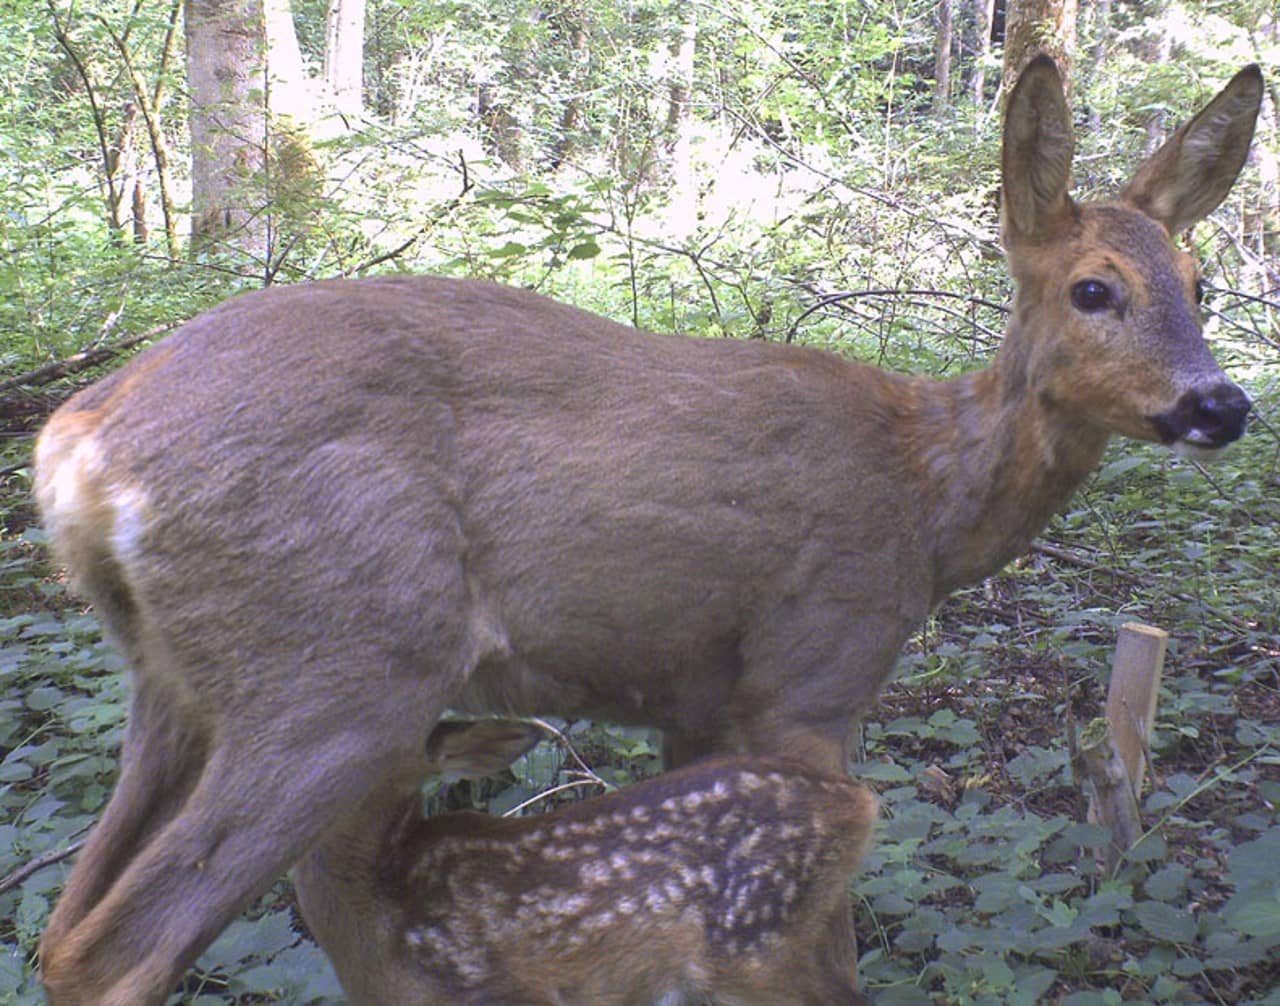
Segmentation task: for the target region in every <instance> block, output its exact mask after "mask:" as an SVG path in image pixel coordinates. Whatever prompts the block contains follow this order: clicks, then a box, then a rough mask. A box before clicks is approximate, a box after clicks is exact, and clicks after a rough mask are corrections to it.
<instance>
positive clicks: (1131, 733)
mask: <svg viewBox="0 0 1280 1006" xmlns="http://www.w3.org/2000/svg"><path fill="white" fill-rule="evenodd" d="M1168 640H1169V634H1168V633H1167V632H1165V631H1164V630H1163V629H1157V628H1155V627H1154V626H1150V625H1141V624H1139V623H1137V622H1130V623H1127V624H1125V625H1122V626H1121V627H1120V634H1119V638H1118V639H1117V640H1116V652H1115V658H1114V662H1113V663H1112V668H1111V685H1110V687H1109V689H1108V691H1107V712H1106V717H1105V719H1097V720H1094V721H1093V722H1092V723H1090V724H1089V726H1088V727H1086V728H1085V730H1084V732H1083V734H1082V735H1081V738H1080V751H1079V754H1080V762H1081V764H1082V765H1083V767H1084V771H1085V774H1086V776H1087V777H1088V779H1089V788H1090V789H1091V791H1092V793H1091V796H1090V800H1089V815H1088V819H1089V820H1090V821H1097V822H1100V823H1102V824H1104V825H1106V826H1107V827H1108V828H1109V829H1110V831H1111V842H1110V844H1109V845H1108V847H1107V848H1105V849H1102V850H1099V851H1100V854H1101V858H1102V859H1103V862H1104V866H1105V870H1106V874H1107V876H1112V875H1114V873H1115V871H1116V869H1117V867H1119V865H1120V860H1121V857H1122V856H1123V855H1124V854H1125V853H1126V852H1127V851H1128V850H1129V849H1130V848H1132V847H1133V845H1134V843H1135V842H1137V840H1138V838H1139V837H1140V836H1141V835H1142V817H1141V815H1140V813H1139V811H1138V794H1139V793H1140V792H1141V791H1142V779H1143V775H1144V772H1145V770H1146V764H1147V759H1148V757H1149V755H1150V739H1151V726H1152V723H1153V722H1154V721H1155V712H1156V697H1157V694H1158V693H1159V690H1160V675H1161V671H1162V670H1163V668H1164V654H1165V647H1166V645H1167V643H1168Z"/></svg>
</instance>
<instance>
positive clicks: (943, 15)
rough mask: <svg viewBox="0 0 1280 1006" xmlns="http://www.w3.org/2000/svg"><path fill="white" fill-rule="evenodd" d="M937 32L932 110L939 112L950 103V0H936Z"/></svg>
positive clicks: (951, 33) (951, 32)
mask: <svg viewBox="0 0 1280 1006" xmlns="http://www.w3.org/2000/svg"><path fill="white" fill-rule="evenodd" d="M936 10H937V18H938V34H937V38H936V40H935V45H934V62H933V80H934V88H933V110H934V112H935V113H936V112H941V111H942V110H943V109H945V108H947V107H949V106H950V104H951V43H952V35H953V31H952V22H951V0H938V5H937V8H936Z"/></svg>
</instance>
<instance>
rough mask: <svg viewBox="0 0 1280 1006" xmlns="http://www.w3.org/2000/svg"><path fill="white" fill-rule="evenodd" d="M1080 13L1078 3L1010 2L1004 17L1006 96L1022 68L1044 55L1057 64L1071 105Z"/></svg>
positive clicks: (1003, 83) (1063, 0)
mask: <svg viewBox="0 0 1280 1006" xmlns="http://www.w3.org/2000/svg"><path fill="white" fill-rule="evenodd" d="M1078 10H1079V4H1078V2H1077V0H1009V5H1008V9H1007V11H1006V14H1005V32H1004V73H1003V79H1002V81H1001V87H1002V88H1003V90H1004V92H1005V93H1006V94H1008V92H1009V90H1010V89H1011V88H1012V87H1013V84H1014V81H1016V80H1017V79H1018V74H1020V73H1021V72H1022V70H1023V68H1024V67H1025V66H1026V65H1027V64H1028V63H1030V62H1031V60H1032V59H1034V58H1035V57H1036V56H1038V55H1040V54H1041V53H1044V54H1046V55H1048V56H1052V57H1053V59H1054V61H1055V62H1057V64H1058V69H1059V70H1060V71H1061V72H1062V81H1063V87H1064V90H1065V91H1066V95H1067V101H1068V102H1070V100H1071V78H1072V73H1071V71H1072V68H1073V66H1074V62H1075V51H1076V15H1077V13H1078Z"/></svg>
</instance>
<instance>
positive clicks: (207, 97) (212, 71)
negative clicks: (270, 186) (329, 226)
mask: <svg viewBox="0 0 1280 1006" xmlns="http://www.w3.org/2000/svg"><path fill="white" fill-rule="evenodd" d="M186 38H187V83H188V87H189V89H190V94H191V187H192V191H191V202H192V221H191V243H192V250H193V251H196V252H201V251H212V250H218V249H223V250H234V251H238V252H240V253H243V254H245V255H248V256H249V257H251V258H253V259H255V260H256V261H259V262H263V263H265V262H266V260H267V253H268V248H267V240H268V229H267V217H266V212H265V210H266V205H265V203H266V199H265V197H264V186H263V181H264V177H265V172H266V163H267V87H266V83H267V80H266V48H267V39H266V22H265V18H264V14H263V8H262V2H261V0H186Z"/></svg>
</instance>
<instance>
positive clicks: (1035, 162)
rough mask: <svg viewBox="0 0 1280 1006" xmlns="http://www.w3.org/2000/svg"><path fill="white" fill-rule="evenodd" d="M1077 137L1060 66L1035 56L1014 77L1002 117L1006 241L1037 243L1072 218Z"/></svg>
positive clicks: (1002, 176) (1045, 58)
mask: <svg viewBox="0 0 1280 1006" xmlns="http://www.w3.org/2000/svg"><path fill="white" fill-rule="evenodd" d="M1074 150H1075V137H1074V136H1073V134H1072V132H1071V112H1070V110H1069V109H1068V108H1067V99H1066V96H1065V95H1064V94H1063V90H1062V76H1061V75H1060V74H1059V73H1058V66H1057V64H1056V63H1054V61H1053V60H1052V59H1050V58H1049V57H1048V56H1037V57H1036V58H1035V59H1033V60H1032V61H1031V62H1030V63H1028V64H1027V68H1026V69H1025V70H1023V71H1022V74H1021V75H1020V76H1019V77H1018V82H1017V83H1016V84H1015V85H1014V87H1013V91H1012V92H1010V94H1009V103H1008V105H1007V106H1006V108H1005V115H1004V145H1003V147H1002V150H1001V155H1000V157H1001V164H1000V169H1001V187H1002V190H1003V200H1002V205H1001V208H1002V220H1001V223H1002V228H1003V232H1004V240H1005V244H1006V245H1009V244H1013V243H1015V242H1017V241H1018V240H1030V241H1035V240H1038V239H1040V238H1044V237H1047V236H1049V235H1051V234H1053V233H1054V232H1055V231H1057V230H1060V229H1061V228H1062V226H1063V225H1064V224H1065V222H1066V221H1067V220H1069V219H1070V218H1071V217H1073V216H1074V208H1073V204H1072V202H1071V197H1070V196H1068V195H1067V189H1068V187H1069V186H1070V185H1071V156H1072V153H1073V152H1074Z"/></svg>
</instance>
